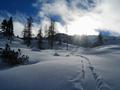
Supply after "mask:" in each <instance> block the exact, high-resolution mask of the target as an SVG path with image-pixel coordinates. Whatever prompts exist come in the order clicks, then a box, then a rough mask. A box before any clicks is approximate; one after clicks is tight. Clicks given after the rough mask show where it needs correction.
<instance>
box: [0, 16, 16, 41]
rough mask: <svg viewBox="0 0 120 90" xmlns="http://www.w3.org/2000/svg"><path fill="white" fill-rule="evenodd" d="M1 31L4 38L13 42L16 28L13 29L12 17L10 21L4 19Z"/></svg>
mask: <svg viewBox="0 0 120 90" xmlns="http://www.w3.org/2000/svg"><path fill="white" fill-rule="evenodd" d="M1 29H2V32H3V36H4V37H6V38H7V39H8V40H10V41H11V40H12V39H13V36H14V31H13V30H14V28H13V19H12V17H10V18H9V20H6V19H4V20H3V21H2V23H1Z"/></svg>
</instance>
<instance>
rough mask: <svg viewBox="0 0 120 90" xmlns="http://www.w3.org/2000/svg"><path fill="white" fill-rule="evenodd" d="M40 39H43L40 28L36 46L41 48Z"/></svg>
mask: <svg viewBox="0 0 120 90" xmlns="http://www.w3.org/2000/svg"><path fill="white" fill-rule="evenodd" d="M42 39H43V35H42V29H40V30H39V32H38V34H37V40H38V48H39V49H42Z"/></svg>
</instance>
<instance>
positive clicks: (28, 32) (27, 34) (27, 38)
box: [23, 17, 32, 46]
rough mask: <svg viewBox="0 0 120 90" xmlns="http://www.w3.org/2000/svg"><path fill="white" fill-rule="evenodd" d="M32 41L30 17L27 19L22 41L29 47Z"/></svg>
mask: <svg viewBox="0 0 120 90" xmlns="http://www.w3.org/2000/svg"><path fill="white" fill-rule="evenodd" d="M31 39H32V17H29V18H28V19H27V24H26V25H25V28H24V30H23V40H24V42H25V44H27V46H30V44H31Z"/></svg>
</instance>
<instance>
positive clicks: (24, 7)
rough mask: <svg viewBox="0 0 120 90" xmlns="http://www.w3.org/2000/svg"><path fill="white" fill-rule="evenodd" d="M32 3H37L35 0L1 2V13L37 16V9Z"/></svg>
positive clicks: (5, 0)
mask: <svg viewBox="0 0 120 90" xmlns="http://www.w3.org/2000/svg"><path fill="white" fill-rule="evenodd" d="M32 3H35V0H1V1H0V11H7V12H9V13H12V14H15V13H16V12H21V13H25V14H26V15H35V14H37V9H36V8H34V7H33V6H32Z"/></svg>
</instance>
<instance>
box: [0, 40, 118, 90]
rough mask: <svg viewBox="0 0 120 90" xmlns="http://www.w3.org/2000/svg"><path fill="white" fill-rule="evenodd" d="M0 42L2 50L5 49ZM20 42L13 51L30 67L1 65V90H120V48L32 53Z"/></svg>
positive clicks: (13, 45) (18, 41)
mask: <svg viewBox="0 0 120 90" xmlns="http://www.w3.org/2000/svg"><path fill="white" fill-rule="evenodd" d="M4 42H5V41H2V40H1V42H0V47H3V46H4ZM21 43H22V41H21V40H18V39H16V40H15V41H14V42H13V44H12V48H14V49H17V48H20V49H21V50H22V53H24V54H26V55H29V57H30V64H28V65H19V66H15V67H7V66H4V65H3V64H2V63H1V64H0V90H120V46H119V45H109V46H107V45H106V46H101V47H97V48H93V49H89V48H87V49H84V48H78V47H73V48H72V46H71V48H72V49H70V50H68V51H66V50H38V49H36V48H33V49H30V48H27V47H26V46H24V45H22V44H21Z"/></svg>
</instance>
